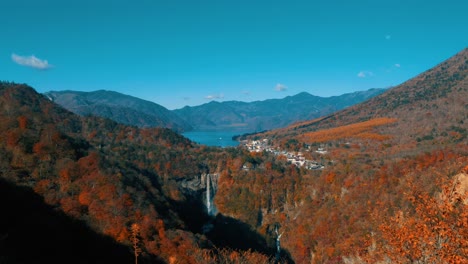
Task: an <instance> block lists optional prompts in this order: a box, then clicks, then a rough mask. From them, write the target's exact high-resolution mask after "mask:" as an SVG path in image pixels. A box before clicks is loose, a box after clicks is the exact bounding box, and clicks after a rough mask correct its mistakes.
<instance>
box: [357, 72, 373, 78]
mask: <svg viewBox="0 0 468 264" xmlns="http://www.w3.org/2000/svg"><path fill="white" fill-rule="evenodd" d="M371 76H374V73H373V72H371V71H360V72H359V73H358V74H357V77H359V78H366V77H371Z"/></svg>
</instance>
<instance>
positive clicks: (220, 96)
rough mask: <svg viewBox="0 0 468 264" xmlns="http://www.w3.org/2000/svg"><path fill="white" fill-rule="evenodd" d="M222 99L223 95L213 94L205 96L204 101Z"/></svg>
mask: <svg viewBox="0 0 468 264" xmlns="http://www.w3.org/2000/svg"><path fill="white" fill-rule="evenodd" d="M223 98H224V95H223V94H215V95H207V96H205V99H208V100H216V99H223Z"/></svg>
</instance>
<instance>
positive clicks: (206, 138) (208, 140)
mask: <svg viewBox="0 0 468 264" xmlns="http://www.w3.org/2000/svg"><path fill="white" fill-rule="evenodd" d="M239 134H242V133H239V132H233V131H190V132H185V133H182V135H183V136H184V137H186V138H188V139H190V140H192V141H193V142H196V143H198V144H202V145H207V146H215V147H236V146H237V145H239V142H237V141H234V140H232V136H235V135H239Z"/></svg>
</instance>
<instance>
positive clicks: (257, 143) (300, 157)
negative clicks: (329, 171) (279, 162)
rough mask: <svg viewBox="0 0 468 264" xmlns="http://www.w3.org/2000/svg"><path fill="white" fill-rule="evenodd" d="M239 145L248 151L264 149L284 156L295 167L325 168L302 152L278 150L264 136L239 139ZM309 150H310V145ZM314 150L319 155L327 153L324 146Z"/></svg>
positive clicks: (261, 150)
mask: <svg viewBox="0 0 468 264" xmlns="http://www.w3.org/2000/svg"><path fill="white" fill-rule="evenodd" d="M241 145H242V146H243V147H245V148H247V150H249V151H250V152H263V151H266V152H270V153H273V154H274V155H275V156H284V157H286V160H287V161H288V162H289V163H291V164H294V165H296V166H297V167H303V168H305V169H308V170H321V169H323V168H325V166H324V165H323V164H322V163H321V162H318V161H315V160H308V159H306V158H305V157H304V154H303V153H302V152H288V151H285V150H280V149H279V148H274V147H273V146H271V145H270V144H269V140H268V139H266V138H265V139H262V140H244V141H241ZM309 151H311V150H310V147H309ZM315 152H316V153H318V154H321V155H323V154H326V153H327V151H326V150H325V149H324V148H318V149H317V150H315Z"/></svg>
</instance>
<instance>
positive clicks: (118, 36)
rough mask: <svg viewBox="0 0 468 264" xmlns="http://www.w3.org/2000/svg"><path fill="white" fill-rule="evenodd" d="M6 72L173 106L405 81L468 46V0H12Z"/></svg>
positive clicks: (1, 50)
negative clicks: (119, 93)
mask: <svg viewBox="0 0 468 264" xmlns="http://www.w3.org/2000/svg"><path fill="white" fill-rule="evenodd" d="M0 10H1V13H2V15H1V16H0V36H2V38H1V40H0V80H8V81H15V82H19V83H28V84H29V85H31V86H33V87H34V88H35V89H36V90H37V91H39V92H46V91H50V90H66V89H68V90H79V91H93V90H99V89H105V90H114V91H117V92H121V93H125V94H129V95H133V96H136V97H140V98H143V99H146V100H150V101H153V102H156V103H159V104H161V105H163V106H165V107H167V108H169V109H175V108H180V107H183V106H184V105H199V104H202V103H206V102H209V101H210V100H218V101H223V100H240V101H253V100H264V99H269V98H282V97H285V96H288V95H294V94H297V93H299V92H302V91H306V92H309V93H311V94H314V95H319V96H333V95H339V94H343V93H348V92H353V91H357V90H365V89H369V88H375V87H390V86H394V85H397V84H400V83H402V82H404V81H406V80H408V79H410V78H412V77H414V76H415V75H417V74H419V73H421V72H423V71H425V70H427V69H429V68H430V67H432V66H434V65H436V64H438V63H439V62H441V61H443V60H445V59H447V58H449V57H450V56H452V55H454V54H456V53H457V52H458V51H460V50H462V49H463V48H465V47H467V46H468V15H467V14H468V1H466V0H445V1H431V0H427V1H413V0H406V1H398V0H391V1H390V0H373V1H351V0H349V1H338V0H335V1H334V0H328V1H312V0H309V1H294V0H291V1H276V0H271V1H254V0H250V1H244V0H237V1H227V0H226V1H224V0H199V1H197V0H185V1H181V0H145V1H143V0H135V1H129V0H126V1H123V0H113V1H108V0H94V1H90V0H81V1H63V0H60V1H58V0H41V1H37V0H0Z"/></svg>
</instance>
